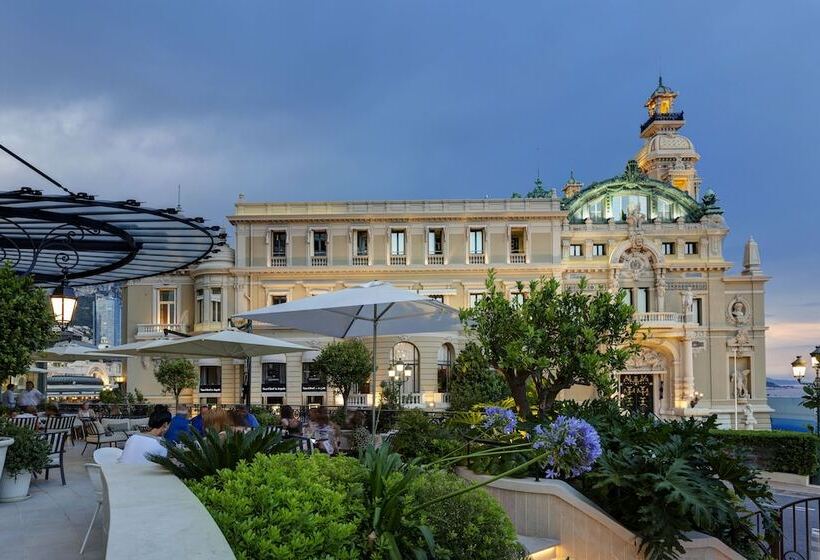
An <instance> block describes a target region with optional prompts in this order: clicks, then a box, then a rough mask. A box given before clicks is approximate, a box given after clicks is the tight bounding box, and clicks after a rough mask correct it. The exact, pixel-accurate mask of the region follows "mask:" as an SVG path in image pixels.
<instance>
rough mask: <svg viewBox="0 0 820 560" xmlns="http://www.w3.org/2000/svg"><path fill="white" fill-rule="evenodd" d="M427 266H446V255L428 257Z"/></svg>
mask: <svg viewBox="0 0 820 560" xmlns="http://www.w3.org/2000/svg"><path fill="white" fill-rule="evenodd" d="M427 264H444V255H427Z"/></svg>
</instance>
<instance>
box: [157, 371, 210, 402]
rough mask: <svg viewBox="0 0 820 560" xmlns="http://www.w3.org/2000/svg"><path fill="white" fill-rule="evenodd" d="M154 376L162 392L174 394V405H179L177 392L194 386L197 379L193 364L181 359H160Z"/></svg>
mask: <svg viewBox="0 0 820 560" xmlns="http://www.w3.org/2000/svg"><path fill="white" fill-rule="evenodd" d="M154 377H156V379H157V382H159V384H160V385H162V392H163V393H171V394H172V395H174V407H178V406H179V394H180V393H182V391H183V390H185V389H193V388H195V387H196V385H197V382H198V381H199V379H198V378H197V374H196V368H195V367H194V364H192V363H191V362H189V361H188V360H183V359H174V360H162V361H160V363H159V366H157V370H156V371H155V372H154Z"/></svg>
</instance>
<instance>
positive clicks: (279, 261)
mask: <svg viewBox="0 0 820 560" xmlns="http://www.w3.org/2000/svg"><path fill="white" fill-rule="evenodd" d="M270 265H271V266H288V258H287V257H278V256H276V257H271V258H270Z"/></svg>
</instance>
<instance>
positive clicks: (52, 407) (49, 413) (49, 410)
mask: <svg viewBox="0 0 820 560" xmlns="http://www.w3.org/2000/svg"><path fill="white" fill-rule="evenodd" d="M46 417H48V418H59V417H60V409H59V408H58V407H57V405H56V404H47V405H46Z"/></svg>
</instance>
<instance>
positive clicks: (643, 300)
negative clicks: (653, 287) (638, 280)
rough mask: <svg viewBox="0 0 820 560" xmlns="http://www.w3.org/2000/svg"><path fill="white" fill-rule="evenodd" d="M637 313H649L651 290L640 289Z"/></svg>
mask: <svg viewBox="0 0 820 560" xmlns="http://www.w3.org/2000/svg"><path fill="white" fill-rule="evenodd" d="M637 304H638V305H637V306H636V307H635V311H637V312H638V313H649V288H638V301H637Z"/></svg>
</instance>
